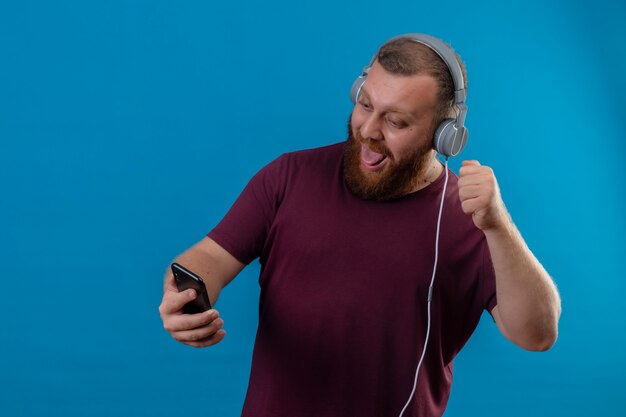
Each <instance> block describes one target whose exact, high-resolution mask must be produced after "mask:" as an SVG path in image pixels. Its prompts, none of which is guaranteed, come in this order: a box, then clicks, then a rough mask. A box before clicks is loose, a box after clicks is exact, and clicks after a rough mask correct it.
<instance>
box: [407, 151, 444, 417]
mask: <svg viewBox="0 0 626 417" xmlns="http://www.w3.org/2000/svg"><path fill="white" fill-rule="evenodd" d="M444 171H445V173H446V179H445V182H444V183H443V191H442V193H441V204H440V205H439V216H438V217H437V235H436V238H435V264H434V266H433V275H432V277H431V279H430V286H429V287H428V322H427V325H426V338H425V340H424V349H422V356H421V357H420V360H419V362H418V364H417V369H416V370H415V378H414V379H413V390H412V391H411V395H409V399H408V400H407V402H406V404H405V405H404V408H403V409H402V411H401V412H400V416H399V417H402V415H403V414H404V411H405V410H406V409H407V407H408V406H409V404H410V403H411V399H412V398H413V395H414V394H415V388H416V387H417V377H418V376H419V372H420V367H421V366H422V362H423V361H424V356H425V355H426V346H428V337H429V336H430V303H431V301H432V298H433V285H434V283H435V274H436V272H437V260H438V258H439V229H440V227H441V214H442V213H443V201H444V199H445V197H446V188H447V187H448V157H447V156H446V160H445V165H444Z"/></svg>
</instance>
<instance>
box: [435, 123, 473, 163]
mask: <svg viewBox="0 0 626 417" xmlns="http://www.w3.org/2000/svg"><path fill="white" fill-rule="evenodd" d="M455 122H456V120H455V119H445V120H444V121H443V122H441V124H440V125H439V126H438V127H437V129H436V130H435V136H434V138H433V146H434V147H435V150H436V151H437V152H439V153H440V154H441V155H443V156H446V157H449V156H457V155H458V154H459V153H461V151H462V150H463V148H464V147H465V144H466V143H467V129H466V128H465V127H464V126H463V127H461V128H460V129H458V128H457V127H456V126H455Z"/></svg>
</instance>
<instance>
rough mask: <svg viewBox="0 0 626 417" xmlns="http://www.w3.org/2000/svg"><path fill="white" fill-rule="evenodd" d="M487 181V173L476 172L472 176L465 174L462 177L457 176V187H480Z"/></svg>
mask: <svg viewBox="0 0 626 417" xmlns="http://www.w3.org/2000/svg"><path fill="white" fill-rule="evenodd" d="M487 181H489V173H487V172H478V173H474V174H466V175H463V176H459V182H458V186H459V188H461V187H466V186H468V185H480V184H483V183H485V182H487Z"/></svg>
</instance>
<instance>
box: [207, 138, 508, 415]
mask: <svg viewBox="0 0 626 417" xmlns="http://www.w3.org/2000/svg"><path fill="white" fill-rule="evenodd" d="M343 149H344V143H338V144H335V145H330V146H326V147H322V148H318V149H312V150H306V151H300V152H294V153H288V154H285V155H283V156H281V157H279V158H278V159H276V160H275V161H273V162H272V163H270V164H269V165H267V166H266V167H265V168H263V169H262V170H261V171H260V172H259V173H257V174H256V175H255V176H254V177H253V178H252V180H251V181H250V183H249V184H248V185H247V186H246V188H245V189H244V191H243V192H242V194H241V195H240V196H239V198H238V199H237V201H236V202H235V203H234V205H233V206H232V208H231V209H230V211H229V212H228V213H227V215H226V216H225V217H224V219H223V220H222V221H221V222H220V223H219V225H218V226H217V227H216V228H215V229H213V230H212V231H211V232H210V233H209V234H208V236H209V237H211V238H212V239H214V240H215V241H216V242H217V243H218V244H219V245H220V246H222V247H223V248H224V249H226V250H227V251H228V252H229V253H231V254H232V255H233V256H234V257H235V258H237V259H238V260H239V261H241V262H243V263H245V264H247V263H250V262H251V261H253V260H254V259H255V258H257V257H258V258H260V259H259V261H260V263H261V275H260V277H259V283H260V286H261V298H260V304H259V326H258V331H257V336H256V342H255V345H254V353H253V358H252V370H251V375H250V384H249V387H248V392H247V395H246V400H245V404H244V408H243V414H242V415H243V416H244V417H283V416H284V417H295V416H298V417H306V416H315V417H320V416H323V417H335V416H337V417H339V416H341V417H346V416H351V417H352V416H359V417H370V416H371V417H381V416H397V415H399V413H400V411H401V409H402V407H403V406H404V404H405V402H406V400H407V399H408V396H409V394H410V392H411V389H412V386H413V378H414V375H415V369H416V366H417V363H418V360H419V357H420V355H421V352H422V348H423V345H424V337H425V334H426V322H427V296H428V286H429V283H430V280H431V276H432V270H433V264H434V255H435V233H436V225H437V215H438V213H439V204H440V199H441V193H442V191H443V184H444V178H445V176H444V175H443V174H442V175H441V176H440V177H439V178H438V179H437V180H436V181H435V182H433V183H432V184H430V185H429V186H427V187H426V188H423V189H422V190H419V191H417V192H415V193H412V194H410V195H407V196H405V197H402V198H400V199H396V200H393V201H389V202H372V201H364V200H361V199H359V198H357V197H356V196H354V195H353V194H352V193H351V192H350V191H349V190H348V188H347V187H346V185H345V183H344V180H343V174H342V163H343V161H342V160H343ZM457 181H458V178H457V177H456V176H455V175H454V174H453V173H452V172H450V174H449V182H448V187H447V190H446V198H445V203H444V208H443V216H442V223H441V236H440V243H439V245H440V246H439V262H438V266H437V274H436V278H435V285H434V291H433V300H432V306H431V315H432V318H431V321H432V323H431V330H430V339H429V342H428V348H427V352H426V356H425V359H424V363H423V364H422V368H421V370H420V375H419V380H418V385H417V390H416V394H415V396H414V399H413V401H412V405H411V406H410V408H409V409H408V410H407V411H406V412H405V416H440V415H441V414H443V411H444V410H445V407H446V405H447V402H448V397H449V394H450V386H451V383H452V360H453V359H454V357H455V356H456V354H457V353H458V352H459V350H460V349H461V348H462V347H463V346H464V344H465V343H466V342H467V340H468V339H469V337H470V335H471V334H472V332H473V331H474V329H475V328H476V325H477V324H478V321H479V319H480V316H481V313H482V311H483V310H484V309H488V311H491V309H492V308H493V307H494V306H495V305H496V296H495V276H494V272H493V266H492V263H491V258H490V255H489V250H488V247H487V242H486V239H485V236H484V234H483V233H482V232H481V231H480V230H479V229H477V228H476V227H475V226H474V224H473V222H472V219H471V216H468V215H466V214H464V213H463V212H462V210H461V203H460V201H459V197H458V187H457Z"/></svg>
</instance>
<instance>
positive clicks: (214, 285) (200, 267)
mask: <svg viewBox="0 0 626 417" xmlns="http://www.w3.org/2000/svg"><path fill="white" fill-rule="evenodd" d="M174 262H177V263H179V264H181V265H183V266H184V267H185V268H187V269H189V270H190V271H192V272H194V273H195V274H197V275H199V276H200V277H201V278H202V280H203V281H204V284H205V286H206V288H207V292H208V294H209V299H210V301H211V305H215V303H216V302H217V299H218V298H219V295H220V293H221V291H222V289H223V288H224V287H225V286H226V285H227V284H228V283H229V282H230V281H231V280H232V279H233V278H234V277H235V276H236V275H237V274H238V273H239V272H240V271H241V270H242V269H243V267H244V265H243V264H241V263H240V262H239V261H237V260H236V259H235V258H233V257H232V256H231V255H230V254H229V253H228V252H226V251H225V250H224V249H222V248H221V247H220V246H219V245H217V243H215V242H214V241H213V240H211V239H208V238H205V239H203V240H201V241H200V242H198V243H197V244H195V245H194V246H192V247H191V248H189V249H187V250H186V251H185V252H183V253H182V254H180V255H179V256H178V257H176V259H175V260H174ZM171 273H172V272H171V270H170V269H169V268H168V270H167V271H166V274H171Z"/></svg>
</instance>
